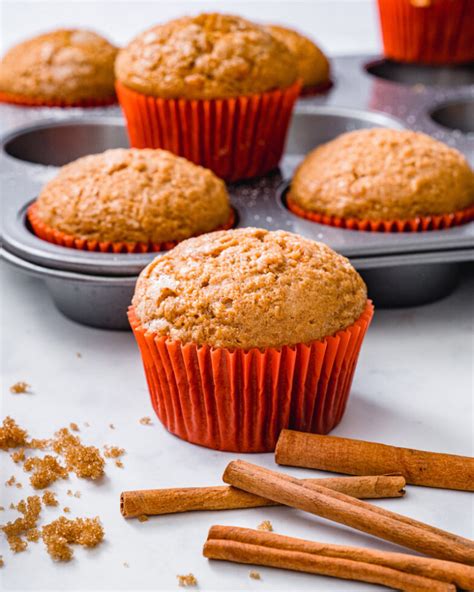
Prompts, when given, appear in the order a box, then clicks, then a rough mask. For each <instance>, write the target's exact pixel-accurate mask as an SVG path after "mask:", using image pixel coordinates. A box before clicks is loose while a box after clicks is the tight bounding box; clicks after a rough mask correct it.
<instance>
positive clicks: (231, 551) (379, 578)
mask: <svg viewBox="0 0 474 592" xmlns="http://www.w3.org/2000/svg"><path fill="white" fill-rule="evenodd" d="M215 528H216V527H213V528H211V530H210V532H209V536H208V539H207V541H206V543H205V545H204V549H203V554H204V556H205V557H207V558H209V559H220V560H227V561H234V562H237V563H247V564H255V565H265V566H269V567H278V568H282V569H290V570H294V571H302V572H306V573H312V574H320V575H325V576H331V577H336V578H341V579H345V580H356V581H361V582H369V583H372V584H380V585H382V586H387V587H389V588H394V589H396V590H403V591H406V592H454V591H455V586H454V585H452V584H450V583H446V582H442V581H437V580H435V579H432V578H427V577H424V576H419V575H415V574H412V573H407V572H405V571H402V570H398V569H393V568H391V567H386V566H383V565H378V564H375V563H368V562H364V561H358V560H356V559H347V558H340V557H332V556H321V555H318V554H316V553H311V552H307V551H303V550H301V549H288V548H285V547H284V546H283V547H280V546H279V545H278V544H275V545H265V544H258V543H257V544H256V543H251V542H247V541H246V539H247V537H245V536H244V537H242V538H243V539H244V541H241V540H239V539H238V538H237V539H236V538H232V537H229V538H222V537H219V536H216V532H215V530H214V529H215ZM217 528H219V527H217ZM239 530H247V529H239ZM249 538H250V537H249Z"/></svg>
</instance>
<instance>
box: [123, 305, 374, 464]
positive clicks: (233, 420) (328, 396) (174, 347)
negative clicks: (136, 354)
mask: <svg viewBox="0 0 474 592" xmlns="http://www.w3.org/2000/svg"><path fill="white" fill-rule="evenodd" d="M373 310H374V307H373V304H372V302H371V301H370V300H369V301H367V305H366V308H365V310H364V312H363V313H362V315H361V316H360V317H359V319H358V320H357V321H355V323H353V324H352V325H351V326H349V327H347V329H344V330H342V331H339V332H338V333H336V334H335V335H334V336H332V337H326V338H325V339H322V340H320V341H313V342H312V343H307V344H303V343H301V344H298V345H294V346H283V347H281V348H266V349H251V350H248V351H246V350H239V349H234V350H230V349H227V348H218V347H209V346H206V345H204V346H198V345H197V344H193V343H185V344H183V343H181V342H179V341H172V340H169V339H168V338H166V337H163V336H159V335H155V334H153V333H151V332H147V330H146V329H144V328H143V327H142V326H141V325H140V322H139V320H138V319H137V317H136V315H135V312H134V309H133V307H130V309H129V313H128V316H129V320H130V325H131V327H132V329H133V332H134V335H135V338H136V340H137V343H138V347H139V349H140V353H141V356H142V360H143V366H144V369H145V375H146V379H147V383H148V388H149V391H150V396H151V402H152V404H153V408H154V410H155V412H156V414H157V415H158V417H159V419H160V420H161V422H162V423H163V425H164V426H165V427H166V429H168V430H169V431H170V432H171V433H172V434H175V435H176V436H178V437H180V438H183V439H184V440H187V441H188V442H192V443H194V444H199V445H201V446H206V447H208V448H214V449H217V450H227V451H233V452H270V451H273V450H274V449H275V446H276V442H277V439H278V435H279V433H280V431H281V430H282V429H284V428H290V429H295V430H301V431H305V432H315V433H319V434H326V433H327V432H329V431H330V430H332V429H333V428H334V427H335V426H336V425H337V424H338V423H339V422H340V420H341V418H342V416H343V414H344V410H345V407H346V403H347V399H348V396H349V391H350V388H351V383H352V377H353V375H354V370H355V366H356V363H357V358H358V355H359V351H360V348H361V345H362V341H363V339H364V336H365V333H366V331H367V328H368V326H369V324H370V321H371V319H372V315H373Z"/></svg>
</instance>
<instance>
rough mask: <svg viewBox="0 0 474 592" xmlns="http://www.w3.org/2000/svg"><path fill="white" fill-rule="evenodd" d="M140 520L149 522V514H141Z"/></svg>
mask: <svg viewBox="0 0 474 592" xmlns="http://www.w3.org/2000/svg"><path fill="white" fill-rule="evenodd" d="M138 522H148V516H147V515H146V514H141V516H138Z"/></svg>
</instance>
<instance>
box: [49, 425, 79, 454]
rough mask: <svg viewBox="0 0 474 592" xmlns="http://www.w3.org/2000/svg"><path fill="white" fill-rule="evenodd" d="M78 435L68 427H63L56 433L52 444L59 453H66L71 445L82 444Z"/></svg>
mask: <svg viewBox="0 0 474 592" xmlns="http://www.w3.org/2000/svg"><path fill="white" fill-rule="evenodd" d="M80 445H81V441H80V440H79V438H78V436H74V435H73V434H71V432H70V431H69V430H68V429H67V428H61V429H60V430H58V431H57V432H56V433H55V434H54V440H53V441H52V446H53V450H54V452H56V453H57V454H65V453H66V452H67V451H68V450H69V448H71V446H80Z"/></svg>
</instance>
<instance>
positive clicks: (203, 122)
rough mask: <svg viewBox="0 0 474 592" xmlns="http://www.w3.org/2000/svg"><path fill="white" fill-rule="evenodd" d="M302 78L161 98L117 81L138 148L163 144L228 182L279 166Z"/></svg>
mask: <svg viewBox="0 0 474 592" xmlns="http://www.w3.org/2000/svg"><path fill="white" fill-rule="evenodd" d="M300 88H301V85H300V82H296V83H295V84H293V85H292V86H290V87H288V88H286V89H283V90H275V91H270V92H266V93H261V94H258V95H252V96H248V97H236V98H231V99H213V100H187V99H162V98H155V97H151V96H147V95H143V94H140V93H138V92H136V91H133V90H130V89H129V88H127V87H125V86H124V85H122V84H120V83H119V82H117V83H116V90H117V96H118V98H119V101H120V105H121V107H122V109H123V112H124V114H125V118H126V120H127V128H128V134H129V138H130V144H131V146H132V147H134V148H164V149H165V150H170V151H171V152H174V153H175V154H178V155H179V156H184V157H185V158H187V159H188V160H191V161H192V162H194V163H196V164H200V165H202V166H204V167H206V168H209V169H211V170H212V171H214V173H216V175H218V176H219V177H221V178H222V179H225V180H226V181H238V180H241V179H247V178H251V177H256V176H259V175H263V174H265V173H267V172H269V171H271V170H272V169H274V168H276V167H277V166H278V163H279V161H280V159H281V156H282V153H283V148H284V145H285V138H286V132H287V129H288V125H289V122H290V117H291V112H292V109H293V105H294V103H295V101H296V99H297V97H298V95H299V92H300Z"/></svg>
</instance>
